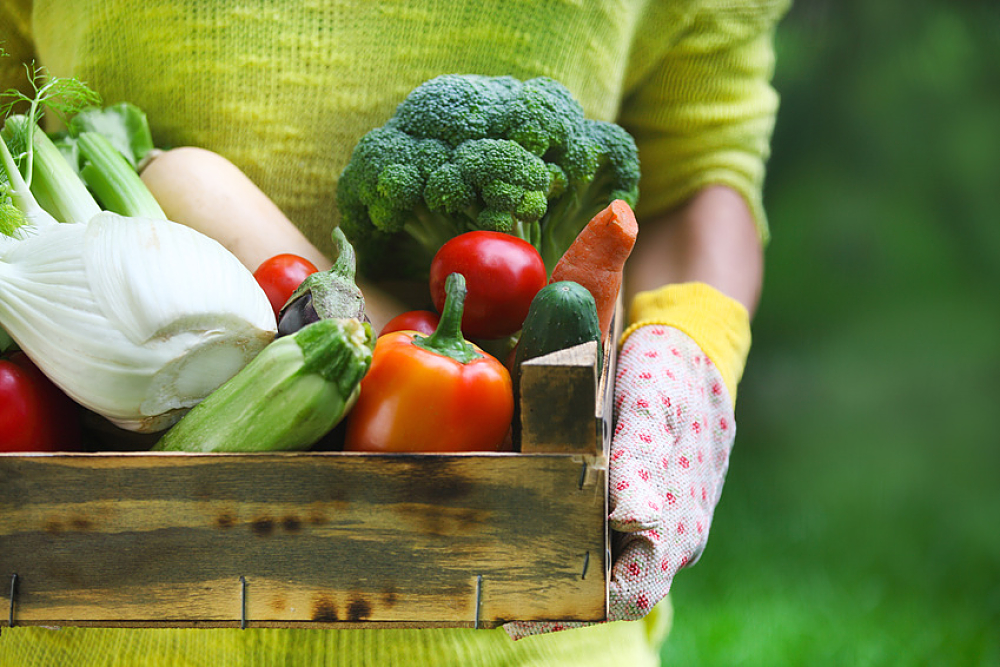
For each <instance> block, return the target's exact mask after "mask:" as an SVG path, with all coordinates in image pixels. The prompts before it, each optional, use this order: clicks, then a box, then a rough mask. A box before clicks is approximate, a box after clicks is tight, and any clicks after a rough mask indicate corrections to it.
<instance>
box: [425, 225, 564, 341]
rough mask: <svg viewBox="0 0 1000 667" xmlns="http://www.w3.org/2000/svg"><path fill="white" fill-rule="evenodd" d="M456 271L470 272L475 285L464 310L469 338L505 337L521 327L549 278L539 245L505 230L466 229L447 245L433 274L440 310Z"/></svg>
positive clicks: (436, 258)
mask: <svg viewBox="0 0 1000 667" xmlns="http://www.w3.org/2000/svg"><path fill="white" fill-rule="evenodd" d="M451 273H461V274H462V275H464V276H465V280H466V285H467V287H468V290H469V293H468V296H467V297H466V299H465V314H464V315H463V316H462V332H463V333H464V334H465V335H466V336H468V337H469V338H485V339H491V338H503V337H504V336H509V335H511V334H513V333H516V332H517V331H519V330H520V329H521V325H522V324H524V318H525V316H527V314H528V308H529V307H530V306H531V300H532V299H534V298H535V294H537V293H538V290H540V289H542V288H543V287H545V284H546V282H548V274H547V273H546V271H545V263H544V262H543V261H542V256H541V255H540V254H539V253H538V251H537V250H536V249H535V247H534V246H533V245H531V244H530V243H528V242H527V241H525V240H523V239H519V238H517V237H516V236H511V235H510V234H504V233H502V232H485V231H478V232H466V233H465V234H460V235H459V236H456V237H455V238H453V239H451V240H450V241H448V242H447V243H445V244H444V245H443V246H441V248H440V249H439V250H438V251H437V254H436V255H435V256H434V259H433V260H432V261H431V275H430V289H431V298H432V299H433V300H434V307H435V308H437V309H438V312H440V311H441V308H442V307H443V306H444V299H445V290H444V282H445V279H446V278H447V277H448V275H449V274H451Z"/></svg>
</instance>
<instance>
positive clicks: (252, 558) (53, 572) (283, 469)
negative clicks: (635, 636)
mask: <svg viewBox="0 0 1000 667" xmlns="http://www.w3.org/2000/svg"><path fill="white" fill-rule="evenodd" d="M588 463H590V462H589V461H588V460H587V459H586V458H584V457H573V456H562V455H522V454H497V455H426V456H425V455H400V456H395V455H370V456H369V455H357V454H348V455H345V454H339V453H309V454H302V453H297V454H274V455H171V454H110V455H109V454H103V455H87V454H80V455H48V456H0V578H3V577H9V576H10V575H11V574H13V573H17V575H18V577H19V580H18V592H17V596H16V600H15V602H16V622H18V623H23V624H49V623H58V622H63V623H65V622H67V621H69V622H70V623H71V624H72V622H74V621H75V622H76V623H77V624H91V625H93V624H97V625H118V624H124V625H157V624H166V625H173V626H185V625H194V626H197V625H205V624H221V625H225V624H232V623H234V622H237V621H238V620H239V618H240V615H239V614H240V610H241V607H240V604H241V597H240V596H241V592H242V590H241V585H240V577H241V576H242V577H245V580H246V582H247V585H246V608H245V609H246V612H245V613H246V618H247V620H248V621H249V622H250V623H254V622H256V623H259V624H278V625H296V624H321V625H331V624H332V625H336V624H339V623H348V624H350V623H355V624H356V623H394V622H399V623H416V624H445V625H448V624H452V625H466V624H469V623H471V622H472V621H473V619H475V617H476V608H475V607H476V582H477V575H482V577H483V584H482V590H481V593H482V594H481V596H480V605H479V618H480V621H481V623H482V624H483V625H494V624H497V623H500V622H502V621H504V620H511V619H519V620H536V619H543V618H564V619H578V620H599V619H602V618H604V615H605V613H606V604H607V601H606V568H607V563H606V560H605V558H606V556H605V550H606V539H605V536H604V535H603V534H602V531H600V530H595V529H594V527H595V526H598V527H599V526H601V525H602V524H603V521H604V517H605V515H606V508H605V506H606V494H605V493H604V492H603V489H604V484H605V473H604V471H603V470H601V469H600V468H598V469H596V470H595V469H593V466H592V465H591V466H589V467H588ZM584 473H586V474H584ZM581 481H585V484H584V485H583V488H580V483H581ZM38 499H44V501H42V502H39V501H38ZM39 554H41V556H40V555H39ZM588 558H589V566H588V568H587V570H588V573H587V576H582V570H583V564H584V562H585V560H586V559H588Z"/></svg>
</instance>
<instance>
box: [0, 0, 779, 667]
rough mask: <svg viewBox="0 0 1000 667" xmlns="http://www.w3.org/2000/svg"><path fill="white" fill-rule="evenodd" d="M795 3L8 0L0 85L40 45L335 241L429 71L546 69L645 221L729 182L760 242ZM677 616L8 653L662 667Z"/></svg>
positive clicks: (18, 660) (5, 638)
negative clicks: (351, 200)
mask: <svg viewBox="0 0 1000 667" xmlns="http://www.w3.org/2000/svg"><path fill="white" fill-rule="evenodd" d="M788 2H789V0H747V1H743V2H741V1H739V0H676V1H661V2H656V1H654V0H547V1H530V0H424V1H421V0H395V1H393V0H310V1H306V0H285V1H282V2H263V1H261V0H218V1H217V2H211V1H199V0H133V1H129V0H39V1H37V2H35V3H34V7H32V6H31V2H24V1H23V0H21V1H19V0H14V1H9V0H8V1H6V2H4V3H2V4H0V40H2V41H0V45H2V46H3V48H4V50H5V51H7V52H8V53H9V54H11V56H12V57H8V58H0V85H2V87H3V88H4V89H6V88H9V87H11V86H13V85H23V82H24V77H23V70H22V68H21V64H20V63H21V62H23V61H27V60H30V59H31V58H36V59H37V60H38V62H39V63H40V64H43V65H45V66H46V67H47V68H48V69H49V71H50V72H51V73H52V74H56V75H73V76H76V77H79V78H81V79H83V80H84V81H86V82H87V83H89V84H90V85H91V87H92V88H94V89H95V90H97V91H98V92H99V93H100V94H101V95H102V97H103V98H104V101H105V102H106V103H109V104H110V103H114V102H117V101H121V100H127V101H130V102H133V103H135V104H137V105H138V106H140V107H141V108H142V109H144V110H145V111H146V113H147V114H148V116H149V120H150V123H151V126H152V129H153V133H154V139H155V140H156V143H157V144H158V145H161V146H172V145H173V146H176V145H199V146H204V147H207V148H211V149H214V150H216V151H218V152H220V153H222V154H224V155H226V156H227V157H229V158H230V159H231V160H233V161H234V162H235V163H236V164H237V165H239V166H240V167H242V168H243V169H244V170H245V171H246V172H247V173H248V174H249V175H250V177H251V178H252V179H253V180H254V181H256V182H257V184H258V185H260V186H261V187H262V188H263V189H264V190H265V192H267V193H268V194H269V195H270V196H271V197H272V198H273V199H274V200H275V201H276V203H277V204H278V205H279V206H280V207H281V208H282V209H283V210H284V211H285V212H286V213H287V214H288V215H289V217H290V218H291V219H292V220H294V221H295V222H296V223H297V224H298V225H299V226H300V227H301V228H302V229H303V230H304V231H305V232H306V234H307V235H308V236H309V237H310V238H311V240H312V241H313V242H314V243H315V244H316V245H317V246H319V247H320V248H321V249H324V250H327V251H329V250H330V247H329V243H330V241H329V239H330V229H331V227H332V226H333V225H335V224H336V223H337V211H336V204H335V192H336V182H337V177H338V174H339V173H340V171H341V169H342V168H343V166H344V164H345V163H346V161H347V158H348V157H349V155H350V151H351V149H352V148H353V146H354V144H355V142H356V141H357V140H358V139H359V138H360V137H361V136H362V135H363V134H364V133H365V132H367V131H368V130H370V129H371V128H373V127H376V126H378V125H381V124H382V123H384V122H385V120H386V119H387V118H388V117H389V116H390V115H391V114H392V113H393V111H394V109H395V107H396V105H397V104H398V103H399V102H400V100H401V99H402V98H403V97H404V96H405V95H406V94H407V93H408V92H409V91H410V90H411V89H412V88H414V87H415V86H416V85H418V84H419V83H421V82H423V81H425V80H427V79H429V78H431V77H433V76H436V75H438V74H443V73H480V74H489V75H500V74H509V75H513V76H515V77H518V78H530V77H533V76H539V75H546V76H550V77H553V78H555V79H558V80H559V81H561V82H562V83H564V84H565V85H566V86H568V87H569V89H570V90H571V91H572V92H573V93H574V95H575V96H576V97H577V99H579V100H580V102H581V103H582V104H583V107H584V109H585V111H586V113H587V114H588V116H590V117H593V118H598V119H603V120H615V121H617V122H619V123H621V124H622V125H624V126H625V127H626V128H627V129H629V130H630V131H631V132H632V133H633V135H634V136H635V138H636V141H637V143H638V146H639V151H640V159H641V162H642V172H643V176H642V182H641V198H640V203H639V207H638V209H637V213H638V215H639V218H640V221H641V220H642V219H645V218H648V217H650V216H653V215H656V214H658V213H661V212H663V211H665V210H667V209H668V208H670V207H672V206H674V205H676V204H678V203H680V202H682V201H683V200H684V199H685V198H686V197H688V196H689V195H690V194H692V193H693V192H695V191H696V190H697V189H698V188H700V187H701V186H703V185H705V184H708V183H724V184H728V185H730V186H732V187H734V188H735V189H736V190H737V191H739V192H741V193H742V194H743V195H744V197H745V198H746V200H747V201H748V203H749V204H750V206H751V209H752V211H753V212H754V214H755V216H756V219H757V221H758V223H759V226H760V231H761V234H762V235H765V234H766V222H765V216H764V213H763V209H762V206H761V186H762V181H763V174H764V163H765V160H766V157H767V153H768V141H769V139H770V134H771V130H772V126H773V122H774V117H775V112H776V108H777V96H776V94H775V93H774V91H773V90H772V89H771V87H770V85H769V81H770V77H771V73H772V67H773V50H772V44H771V42H772V36H773V28H774V25H775V23H776V22H777V20H778V19H779V18H780V16H781V15H782V14H783V12H784V11H785V10H786V8H787V4H788ZM2 567H3V565H2V563H0V575H2V574H3V572H2ZM683 576H684V575H682V576H681V578H682V579H683ZM669 616H670V609H669V606H668V605H667V604H666V603H664V604H661V605H659V606H658V608H657V610H656V611H655V612H654V614H652V615H651V617H650V618H648V619H646V620H645V621H641V622H635V623H613V624H607V625H603V626H599V627H591V628H586V629H582V630H573V631H568V632H561V633H556V634H553V635H547V636H542V637H533V638H530V639H526V640H522V641H519V642H516V643H514V642H512V641H510V640H509V639H508V638H507V636H506V634H505V633H504V632H503V631H502V630H495V631H474V630H377V631H375V630H373V631H369V630H344V631H326V630H255V629H250V630H243V631H240V630H119V629H78V628H63V629H61V630H48V629H40V628H14V629H12V630H9V629H4V631H3V633H2V635H0V665H4V666H5V667H7V666H10V667H34V666H36V665H73V666H74V667H87V666H89V665H95V666H96V665H101V666H104V665H108V666H110V665H130V666H131V665H138V666H142V665H185V666H188V665H190V666H194V665H212V666H213V667H217V666H218V667H221V666H227V667H228V666H230V665H234V666H239V665H268V666H270V665H288V666H297V665H308V666H311V665H348V664H370V665H413V666H417V667H419V666H420V665H462V666H463V667H471V666H475V665H562V664H565V665H577V666H582V665H630V666H639V665H646V664H656V656H657V652H658V646H659V643H660V642H661V641H662V638H663V637H664V635H665V631H666V628H667V626H668V625H669Z"/></svg>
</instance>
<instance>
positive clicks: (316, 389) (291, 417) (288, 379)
mask: <svg viewBox="0 0 1000 667" xmlns="http://www.w3.org/2000/svg"><path fill="white" fill-rule="evenodd" d="M374 344H375V337H374V334H373V333H372V328H371V325H369V324H368V323H366V322H361V321H359V320H357V319H326V320H319V321H318V322H314V323H312V324H307V325H306V326H304V327H303V328H301V329H299V330H298V331H296V332H295V333H293V334H290V335H288V336H283V337H281V338H278V339H276V340H275V341H274V342H272V343H270V344H269V345H268V346H267V347H265V348H264V349H263V350H262V351H261V352H260V353H259V354H258V355H257V356H256V357H254V358H253V359H252V360H251V361H250V363H249V364H247V365H246V366H245V367H244V368H243V369H242V370H241V371H240V372H239V373H237V374H236V375H234V376H233V377H232V378H231V379H230V380H229V381H228V382H226V383H224V384H223V385H222V386H221V387H219V388H218V389H216V390H215V391H214V392H212V393H211V394H209V395H208V397H207V398H205V400H204V401H202V402H201V403H199V404H198V405H196V406H195V407H193V408H192V409H191V411H190V412H188V413H187V414H186V415H184V417H183V418H182V419H181V420H180V421H179V422H177V424H175V425H174V426H173V427H172V428H171V429H170V430H169V431H167V432H166V434H165V435H164V436H163V438H161V439H160V440H159V442H157V443H156V445H155V446H154V447H153V449H154V450H158V451H180V452H274V451H288V450H301V449H307V448H309V447H310V446H312V445H313V444H315V443H316V442H318V441H319V440H320V439H321V438H322V437H323V436H324V435H326V434H327V433H328V432H330V431H331V430H333V428H334V427H335V426H336V425H337V424H338V423H339V422H340V421H341V420H342V419H343V418H344V416H345V415H346V414H347V412H348V410H350V408H351V407H352V406H353V405H354V402H355V401H356V400H357V397H358V393H359V387H360V383H361V378H362V377H364V375H365V374H366V373H367V372H368V369H369V368H370V367H371V361H372V349H373V347H374Z"/></svg>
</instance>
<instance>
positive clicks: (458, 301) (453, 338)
mask: <svg viewBox="0 0 1000 667" xmlns="http://www.w3.org/2000/svg"><path fill="white" fill-rule="evenodd" d="M444 291H445V300H444V308H442V309H441V319H440V320H439V321H438V326H437V328H436V329H435V330H434V333H432V334H431V335H429V336H414V337H413V344H414V345H416V346H418V347H422V348H424V349H425V350H429V351H431V352H436V353H437V354H440V355H443V356H445V357H449V358H451V359H454V360H455V361H458V362H460V363H463V364H467V363H469V362H471V361H475V360H476V359H479V358H480V357H482V356H483V355H482V354H480V353H479V352H477V351H476V348H475V346H474V345H472V343H470V342H469V341H467V340H465V337H464V336H462V313H463V312H464V309H465V295H466V293H467V290H466V287H465V276H463V275H462V274H461V273H452V274H450V275H449V276H448V277H447V278H446V279H445V282H444Z"/></svg>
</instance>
